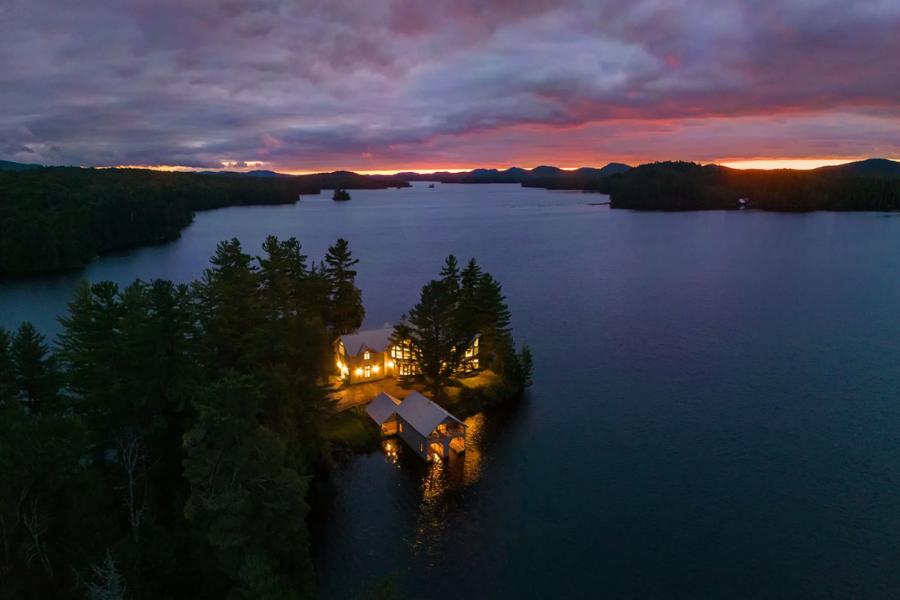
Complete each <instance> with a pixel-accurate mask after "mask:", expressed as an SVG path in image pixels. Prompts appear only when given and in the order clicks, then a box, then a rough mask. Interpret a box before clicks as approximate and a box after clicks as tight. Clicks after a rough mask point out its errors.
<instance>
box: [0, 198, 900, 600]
mask: <svg viewBox="0 0 900 600" xmlns="http://www.w3.org/2000/svg"><path fill="white" fill-rule="evenodd" d="M603 199H604V198H603V197H601V196H592V195H582V194H571V193H553V192H547V191H544V190H528V189H521V188H518V187H515V186H503V185H495V186H440V185H438V186H437V187H436V188H435V189H433V190H429V189H427V188H426V187H425V186H424V184H418V185H416V186H415V187H414V188H413V189H407V190H386V191H373V192H353V201H351V202H349V203H345V204H341V203H334V202H332V201H330V200H329V199H327V196H325V195H323V196H322V197H321V198H305V199H304V200H303V201H302V202H299V203H298V204H296V205H293V206H283V207H254V208H230V209H225V210H220V211H214V212H209V213H201V214H199V215H198V217H197V220H196V222H195V223H194V224H193V225H192V226H191V227H189V228H188V229H186V230H185V231H184V235H183V237H182V239H180V240H178V241H176V242H173V243H170V244H166V245H161V246H156V247H152V248H142V249H138V250H134V251H132V252H128V253H124V254H119V255H116V256H113V257H107V258H103V259H101V260H99V261H96V262H95V263H93V264H91V265H89V267H88V268H87V269H85V270H83V271H81V272H79V273H77V274H72V275H64V276H57V277H51V278H42V279H35V280H30V281H24V282H18V283H12V284H9V283H7V284H3V285H2V286H0V324H2V325H5V326H8V327H9V326H16V325H18V323H19V322H20V321H22V320H24V319H30V320H32V321H34V322H35V323H36V324H37V325H38V327H39V328H40V329H41V330H43V331H44V332H45V333H47V334H51V335H52V334H55V333H57V332H58V331H59V327H58V325H56V324H55V321H54V317H55V316H56V315H57V314H59V313H61V312H62V311H63V310H65V304H66V302H67V300H68V296H69V294H70V293H71V290H72V288H73V286H74V285H75V284H76V283H77V281H78V280H79V279H80V278H82V277H87V278H88V279H89V280H91V281H98V280H101V279H112V280H114V281H117V282H119V283H122V284H124V283H127V282H130V281H131V280H133V279H134V278H136V277H140V278H142V279H152V278H156V277H165V278H170V279H173V280H175V281H179V282H187V281H190V280H192V279H195V278H197V277H198V276H199V275H200V273H201V271H202V269H203V268H204V267H205V266H206V265H207V261H208V258H209V256H210V255H211V254H212V253H213V251H214V249H215V244H216V242H217V241H219V240H221V239H224V238H230V237H238V238H240V239H241V241H242V242H243V243H244V247H245V248H246V249H250V250H252V251H254V252H256V251H257V249H258V248H259V245H260V244H261V243H262V241H263V239H264V237H265V236H266V235H268V234H275V235H278V236H279V237H289V236H296V237H297V238H298V239H300V241H301V242H302V243H303V245H304V249H305V250H306V251H307V252H308V253H309V254H310V255H311V256H312V257H315V258H317V259H319V258H321V257H322V255H323V254H324V252H325V250H326V248H327V246H328V245H329V244H331V243H333V242H334V240H335V239H336V238H337V237H345V238H347V239H348V240H350V243H351V248H352V249H353V252H354V255H356V256H357V257H359V259H360V264H359V279H358V283H359V285H360V287H362V289H363V294H364V299H365V303H366V309H367V312H368V318H367V322H366V324H367V325H368V326H380V325H382V324H383V323H385V322H388V321H396V319H397V318H398V317H399V316H400V314H401V313H403V312H405V311H406V310H408V308H409V307H410V306H411V305H412V304H413V303H414V301H415V300H416V298H417V295H418V291H419V289H420V288H421V286H422V285H423V284H424V283H426V282H427V281H428V280H429V279H430V278H432V277H434V276H435V275H436V274H437V272H438V271H439V269H440V264H441V262H442V260H443V258H444V257H445V256H446V255H447V254H449V253H451V252H452V253H454V254H456V255H457V256H458V257H459V258H460V259H461V260H467V259H468V258H469V257H472V256H475V257H477V258H478V260H479V262H480V263H481V264H482V265H483V266H484V268H485V269H486V270H488V271H490V272H491V273H492V274H493V275H494V276H495V277H496V278H498V279H499V280H500V281H501V282H502V283H503V285H504V290H505V292H506V294H507V295H508V297H509V303H510V308H511V310H512V313H513V318H514V323H513V325H514V327H515V333H516V337H517V339H518V340H519V341H520V342H527V343H528V344H529V345H530V346H531V348H532V350H533V351H534V357H535V364H536V374H535V378H534V386H533V387H532V388H530V390H529V391H528V393H527V394H526V396H525V398H524V399H523V400H522V401H521V402H520V403H518V404H516V405H515V406H510V407H506V408H504V409H503V410H502V411H497V412H494V413H490V414H486V415H479V416H477V417H475V418H473V419H471V420H470V422H469V423H470V425H471V429H470V435H471V438H470V442H469V451H468V452H467V453H466V455H465V456H464V457H462V456H458V457H457V456H454V457H453V458H451V459H450V460H449V461H448V462H446V463H444V464H442V465H436V466H433V467H428V466H425V465H423V464H421V463H419V462H417V461H416V460H415V459H414V458H413V457H410V456H404V455H403V454H402V451H401V453H400V456H399V457H398V458H397V459H393V458H391V457H389V456H388V454H387V453H385V452H375V453H372V454H369V455H363V456H359V457H356V458H354V459H353V460H351V461H350V462H349V463H348V464H346V465H344V466H342V467H340V468H339V469H337V470H336V471H335V472H334V473H333V475H332V476H331V477H330V479H329V480H328V481H325V482H323V483H321V484H320V485H319V486H317V488H316V489H315V490H314V494H313V498H312V503H313V507H314V509H313V513H312V521H313V523H312V525H313V538H314V547H313V552H314V556H315V560H316V566H317V572H318V577H319V588H320V591H321V593H322V594H323V596H324V597H326V598H335V599H341V600H342V599H345V598H351V597H353V595H354V594H355V593H356V592H357V591H358V589H359V587H360V586H361V585H362V583H363V582H365V581H368V580H369V579H371V578H372V577H374V576H376V575H381V574H384V573H389V572H395V573H396V578H397V581H398V582H399V583H400V585H401V589H402V591H403V592H404V597H406V598H422V599H434V600H439V599H444V598H446V599H451V598H452V599H458V598H508V597H518V598H685V599H687V598H850V597H853V598H897V597H900V309H898V307H900V217H893V216H886V215H880V214H831V213H816V214H809V215H779V214H765V213H754V212H697V213H682V214H662V213H637V212H628V211H612V210H609V209H608V208H607V207H602V206H590V205H588V203H589V202H597V201H602V200H603Z"/></svg>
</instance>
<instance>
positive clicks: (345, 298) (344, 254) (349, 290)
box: [325, 239, 366, 334]
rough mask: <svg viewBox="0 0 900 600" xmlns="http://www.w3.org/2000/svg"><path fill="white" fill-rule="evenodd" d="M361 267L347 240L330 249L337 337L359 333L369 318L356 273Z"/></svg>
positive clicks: (333, 320) (333, 325) (333, 323)
mask: <svg viewBox="0 0 900 600" xmlns="http://www.w3.org/2000/svg"><path fill="white" fill-rule="evenodd" d="M358 263H359V260H358V259H353V258H352V256H351V254H350V247H349V245H348V244H347V240H344V239H339V240H338V241H337V243H336V244H335V245H334V246H331V247H330V248H328V253H327V254H326V255H325V264H326V265H327V266H326V267H325V274H326V275H327V276H328V278H329V280H330V281H331V306H332V314H331V323H330V325H331V329H332V331H334V333H337V334H345V333H353V332H355V331H357V330H358V329H359V328H360V326H361V325H362V322H363V319H365V317H366V311H365V309H364V308H363V303H362V292H361V291H360V290H359V288H357V287H356V271H354V270H353V269H352V267H354V266H355V265H356V264H358Z"/></svg>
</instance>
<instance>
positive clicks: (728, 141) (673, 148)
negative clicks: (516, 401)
mask: <svg viewBox="0 0 900 600" xmlns="http://www.w3.org/2000/svg"><path fill="white" fill-rule="evenodd" d="M898 117H900V1H898V0H858V1H848V0H631V1H629V2H622V1H615V2H613V1H604V0H594V1H587V0H585V1H579V0H555V1H551V0H425V1H419V0H321V1H319V0H293V1H292V0H190V1H187V0H77V1H73V0H0V159H2V160H12V161H17V162H28V163H41V164H65V165H81V166H98V167H99V166H121V165H133V166H153V167H158V166H169V167H180V168H190V169H224V168H228V169H235V170H246V169H249V168H264V169H272V170H276V171H281V172H292V173H301V172H316V171H331V170H336V169H347V170H355V171H360V172H378V171H381V172H394V171H404V170H418V171H433V170H439V169H448V170H460V169H470V168H474V167H497V168H506V167H510V166H520V167H525V168H530V167H534V166H538V165H541V164H550V165H555V166H559V167H564V168H574V167H580V166H602V165H604V164H606V163H608V162H624V163H628V164H632V165H636V164H640V163H643V162H650V161H655V160H673V159H678V160H694V161H698V162H704V163H706V162H718V163H722V164H729V165H737V166H741V165H742V164H743V165H744V166H746V165H748V164H749V165H753V164H757V165H760V166H762V165H765V166H785V165H788V166H789V165H794V166H807V167H808V166H815V165H817V164H833V163H835V162H842V161H847V160H854V159H860V158H867V157H882V158H892V159H900V118H898ZM792 160H802V161H806V162H797V163H791V162H790V161H792ZM747 161H766V162H760V163H748V162H747ZM785 161H788V162H785Z"/></svg>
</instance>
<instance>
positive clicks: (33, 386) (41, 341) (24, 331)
mask: <svg viewBox="0 0 900 600" xmlns="http://www.w3.org/2000/svg"><path fill="white" fill-rule="evenodd" d="M45 339H46V338H44V336H43V335H41V334H39V333H38V332H37V330H36V329H35V328H34V325H32V324H31V323H29V322H26V323H23V324H22V326H21V327H19V331H18V332H17V333H16V337H15V339H14V340H13V342H12V359H13V362H14V363H15V368H16V386H17V387H18V390H19V398H20V400H21V401H22V402H23V403H24V404H25V405H26V406H27V407H28V410H29V412H31V413H41V412H44V411H52V410H53V409H54V408H56V401H57V398H58V397H59V377H58V370H57V361H56V357H55V356H54V355H53V354H52V353H51V352H50V349H49V347H48V346H47V344H46V343H45Z"/></svg>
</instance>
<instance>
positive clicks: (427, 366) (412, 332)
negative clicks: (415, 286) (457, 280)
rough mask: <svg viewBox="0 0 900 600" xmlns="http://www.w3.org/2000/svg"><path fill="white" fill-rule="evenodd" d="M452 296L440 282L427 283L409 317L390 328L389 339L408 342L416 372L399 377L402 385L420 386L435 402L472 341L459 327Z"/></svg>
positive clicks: (466, 332)
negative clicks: (426, 390)
mask: <svg viewBox="0 0 900 600" xmlns="http://www.w3.org/2000/svg"><path fill="white" fill-rule="evenodd" d="M454 300H455V299H454V293H453V291H452V289H450V288H448V284H447V283H445V282H444V281H431V282H430V283H428V284H427V285H426V286H425V287H423V288H422V295H421V299H420V301H419V303H418V304H416V306H415V307H413V309H412V310H410V311H409V318H408V320H406V321H405V322H403V323H401V324H400V325H398V326H396V327H395V328H394V333H393V335H392V338H391V339H392V340H393V341H394V342H396V343H399V342H401V341H404V340H409V342H410V343H411V344H412V346H413V352H414V354H415V362H416V366H417V372H416V373H415V374H413V375H410V376H406V377H404V378H403V382H404V383H405V384H424V385H425V386H426V388H427V389H428V390H429V391H431V392H432V394H434V397H435V399H438V398H439V397H440V395H441V391H442V390H443V389H444V388H445V387H446V386H447V385H448V384H449V383H451V382H452V381H453V380H454V378H455V374H456V372H457V371H458V370H459V368H460V366H461V365H463V364H464V362H465V360H466V357H465V352H466V349H467V348H468V346H469V344H470V343H471V341H472V336H471V333H470V332H469V331H468V330H467V329H465V328H461V327H460V321H459V319H458V315H457V314H456V308H457V305H456V302H455V301H454Z"/></svg>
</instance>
